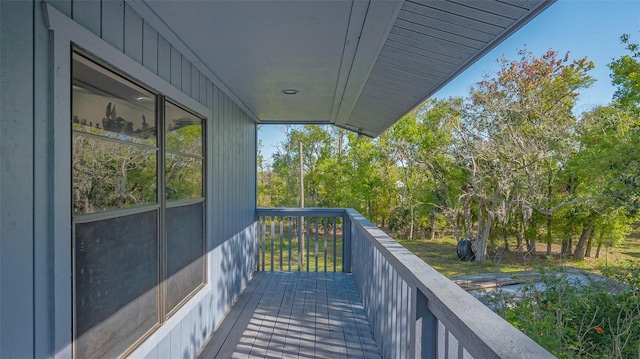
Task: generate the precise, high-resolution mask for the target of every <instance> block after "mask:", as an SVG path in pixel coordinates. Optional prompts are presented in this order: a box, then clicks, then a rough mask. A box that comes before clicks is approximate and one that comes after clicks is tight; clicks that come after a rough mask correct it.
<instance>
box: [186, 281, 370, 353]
mask: <svg viewBox="0 0 640 359" xmlns="http://www.w3.org/2000/svg"><path fill="white" fill-rule="evenodd" d="M199 357H200V358H334V357H345V358H346V357H349V358H379V357H380V351H379V349H378V347H377V345H376V342H375V340H374V339H373V331H372V330H371V326H370V325H369V322H368V321H367V317H366V314H365V312H364V309H363V307H362V302H361V300H360V298H359V296H358V292H357V290H356V289H355V286H354V283H353V279H352V278H351V275H350V274H346V273H323V272H320V273H305V272H258V273H256V276H255V277H254V279H253V280H252V281H251V282H250V283H249V285H248V286H247V289H246V290H245V292H244V293H243V294H242V295H241V296H240V298H238V301H237V303H236V304H235V305H234V307H233V308H232V309H231V311H230V312H229V314H228V315H227V317H226V318H225V320H224V321H223V322H222V324H221V325H220V327H219V329H218V330H217V331H216V332H215V333H214V334H213V337H212V339H211V340H210V342H209V343H208V344H207V346H206V347H205V348H204V349H203V350H202V352H201V354H200V355H199Z"/></svg>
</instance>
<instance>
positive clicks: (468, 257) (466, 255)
mask: <svg viewBox="0 0 640 359" xmlns="http://www.w3.org/2000/svg"><path fill="white" fill-rule="evenodd" d="M474 242H475V238H463V239H461V240H460V241H459V242H458V258H460V260H461V261H471V262H473V261H475V260H476V252H475V251H474V248H473V247H475V246H473V244H474Z"/></svg>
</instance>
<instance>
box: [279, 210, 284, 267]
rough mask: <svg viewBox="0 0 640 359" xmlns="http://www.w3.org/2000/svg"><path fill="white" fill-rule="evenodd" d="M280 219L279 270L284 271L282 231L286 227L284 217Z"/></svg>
mask: <svg viewBox="0 0 640 359" xmlns="http://www.w3.org/2000/svg"><path fill="white" fill-rule="evenodd" d="M278 218H280V268H278V269H279V270H282V231H283V229H284V228H283V227H284V217H278Z"/></svg>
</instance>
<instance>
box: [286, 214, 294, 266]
mask: <svg viewBox="0 0 640 359" xmlns="http://www.w3.org/2000/svg"><path fill="white" fill-rule="evenodd" d="M287 224H288V225H289V271H291V247H293V233H292V231H293V218H292V217H289V221H288V222H287Z"/></svg>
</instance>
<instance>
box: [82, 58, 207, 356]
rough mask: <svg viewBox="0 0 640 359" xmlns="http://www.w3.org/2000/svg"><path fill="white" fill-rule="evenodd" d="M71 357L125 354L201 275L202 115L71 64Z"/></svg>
mask: <svg viewBox="0 0 640 359" xmlns="http://www.w3.org/2000/svg"><path fill="white" fill-rule="evenodd" d="M72 73H73V83H72V85H73V91H72V118H71V122H72V129H73V138H72V148H71V152H72V154H71V158H72V199H71V200H72V208H73V215H72V218H73V239H72V242H73V245H72V249H73V315H74V318H73V319H74V324H73V328H74V329H73V331H74V352H75V356H76V358H99V357H116V356H119V355H121V354H123V353H127V352H128V351H129V350H130V349H131V348H133V347H135V345H136V344H137V343H139V342H140V341H141V340H142V339H144V338H145V337H146V336H147V335H148V334H149V333H151V332H152V331H153V330H154V329H155V328H157V327H158V326H160V325H161V324H162V323H163V322H164V321H165V320H166V319H167V318H168V317H169V316H170V315H171V314H173V313H174V312H175V311H176V310H177V309H178V308H179V307H180V306H181V305H182V304H183V303H184V302H185V301H187V300H188V299H189V298H190V297H191V296H192V295H193V294H194V293H195V292H196V291H197V290H198V289H200V288H201V287H202V286H203V285H204V283H205V281H206V278H205V257H204V253H205V241H204V238H205V228H204V216H205V199H204V198H205V194H204V173H205V172H204V164H205V156H204V154H205V148H204V147H205V141H204V125H205V123H204V119H203V118H201V117H200V116H197V115H195V114H194V113H193V112H191V111H189V110H187V109H186V108H184V107H182V106H180V105H179V104H177V103H175V102H172V101H170V100H168V99H166V98H165V97H164V96H163V94H158V93H154V92H152V91H149V90H147V89H145V88H143V87H141V86H139V85H137V84H135V83H134V82H132V81H130V80H128V79H126V78H125V77H123V76H120V75H119V74H117V73H115V72H113V71H111V70H109V69H108V68H106V67H104V66H102V65H100V64H98V63H96V62H94V61H92V60H91V59H89V58H88V57H85V56H83V55H81V54H79V53H74V54H73V62H72Z"/></svg>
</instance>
